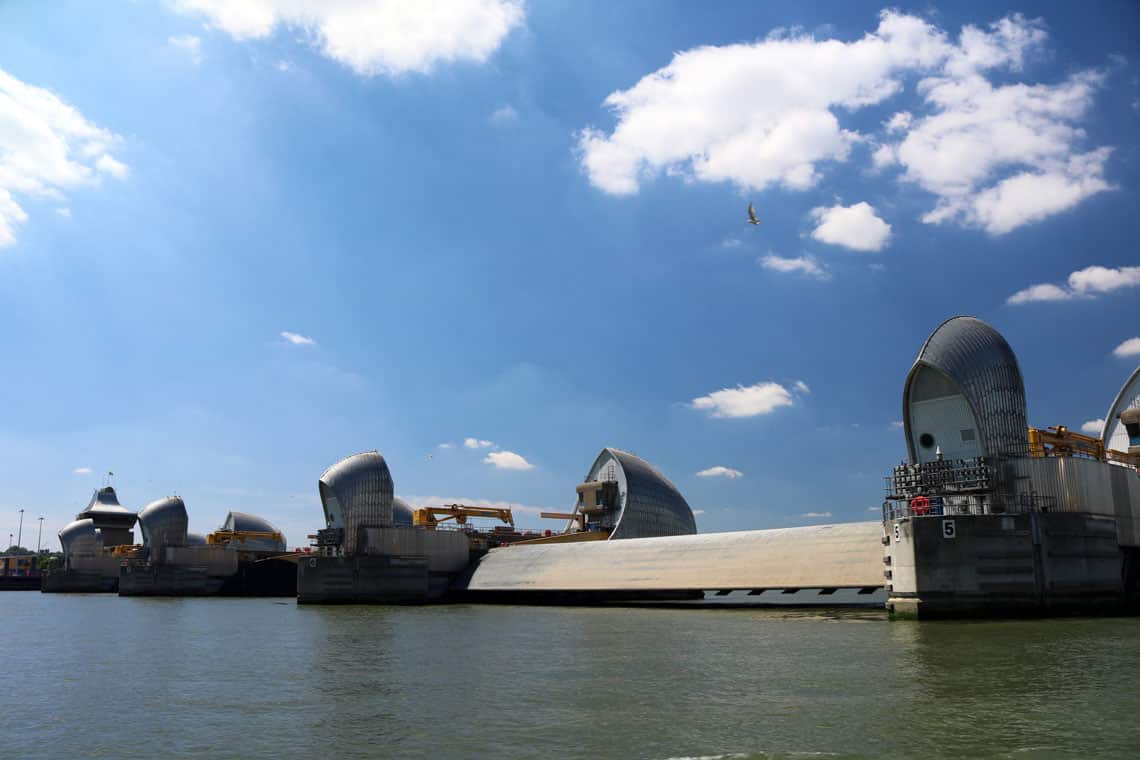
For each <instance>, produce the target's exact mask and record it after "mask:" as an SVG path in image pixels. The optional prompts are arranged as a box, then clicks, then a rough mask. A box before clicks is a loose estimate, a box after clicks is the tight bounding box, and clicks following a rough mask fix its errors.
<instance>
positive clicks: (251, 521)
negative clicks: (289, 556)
mask: <svg viewBox="0 0 1140 760" xmlns="http://www.w3.org/2000/svg"><path fill="white" fill-rule="evenodd" d="M222 530H232V531H241V532H252V533H278V534H280V533H281V530H280V529H279V528H278V527H277V526H276V525H274V524H273V523H271V522H269V521H268V520H266V519H265V518H264V517H258V516H257V515H251V514H249V513H248V512H232V511H231V512H230V513H229V514H227V515H226V519H225V521H223V522H222ZM282 536H283V534H282ZM230 546H231V547H232V548H236V549H242V550H244V551H255V552H258V551H271V552H283V551H285V542H284V540H282V541H275V540H273V539H271V538H247V539H246V540H245V541H243V542H241V543H238V544H231V545H230Z"/></svg>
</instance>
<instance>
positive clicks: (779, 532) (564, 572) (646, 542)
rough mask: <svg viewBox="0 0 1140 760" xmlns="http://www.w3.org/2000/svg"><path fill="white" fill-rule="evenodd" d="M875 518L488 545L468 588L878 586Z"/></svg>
mask: <svg viewBox="0 0 1140 760" xmlns="http://www.w3.org/2000/svg"><path fill="white" fill-rule="evenodd" d="M882 536H883V527H882V524H881V523H879V522H863V523H846V524H841V525H819V526H811V527H805V528H778V529H774V530H750V531H737V532H732V533H704V534H701V535H691V536H665V537H660V538H633V539H628V540H625V541H587V542H583V543H568V544H535V545H532V546H527V545H525V544H521V545H517V546H511V547H506V548H501V549H492V550H491V551H490V552H488V553H487V555H486V556H484V557H483V558H482V559H480V560H479V562H478V564H477V565H476V567H475V569H474V571H473V572H472V574H471V577H470V580H469V582H468V584H467V587H466V588H467V589H468V590H471V591H605V590H615V591H626V590H656V591H664V590H670V591H676V590H708V589H745V588H746V589H769V588H831V587H842V588H864V587H872V586H875V587H877V586H882V585H883V546H882V542H881V539H882Z"/></svg>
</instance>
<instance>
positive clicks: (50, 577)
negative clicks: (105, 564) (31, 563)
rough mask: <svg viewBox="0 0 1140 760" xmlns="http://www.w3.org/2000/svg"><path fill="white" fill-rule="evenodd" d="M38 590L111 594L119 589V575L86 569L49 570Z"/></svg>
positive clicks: (45, 591) (48, 592)
mask: <svg viewBox="0 0 1140 760" xmlns="http://www.w3.org/2000/svg"><path fill="white" fill-rule="evenodd" d="M40 590H41V591H43V592H44V593H45V594H113V593H115V592H116V591H118V590H119V576H118V575H106V574H104V573H99V572H92V571H87V570H49V571H47V572H46V573H44V575H43V581H42V583H41V584H40Z"/></svg>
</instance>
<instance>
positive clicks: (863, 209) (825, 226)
mask: <svg viewBox="0 0 1140 760" xmlns="http://www.w3.org/2000/svg"><path fill="white" fill-rule="evenodd" d="M811 215H812V218H813V219H814V220H815V222H816V227H815V229H814V230H812V233H811V236H812V237H813V238H815V239H816V240H818V241H820V242H821V243H828V244H829V245H840V246H843V247H844V248H850V249H852V250H854V251H881V250H883V248H884V247H885V246H886V244H887V242H888V241H889V240H890V239H891V225H889V224H887V223H886V222H884V221H883V220H882V219H881V218H879V216H878V214H876V213H875V207H874V206H872V205H871V204H869V203H867V202H866V201H863V202H860V203H856V204H855V205H853V206H842V205H836V206H832V207H830V208H826V207H822V206H821V207H819V208H815V209H812V212H811Z"/></svg>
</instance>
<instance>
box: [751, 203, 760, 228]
mask: <svg viewBox="0 0 1140 760" xmlns="http://www.w3.org/2000/svg"><path fill="white" fill-rule="evenodd" d="M748 223H749V224H760V220H759V219H758V218H757V217H756V209H754V208H752V204H751V203H749V204H748Z"/></svg>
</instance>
